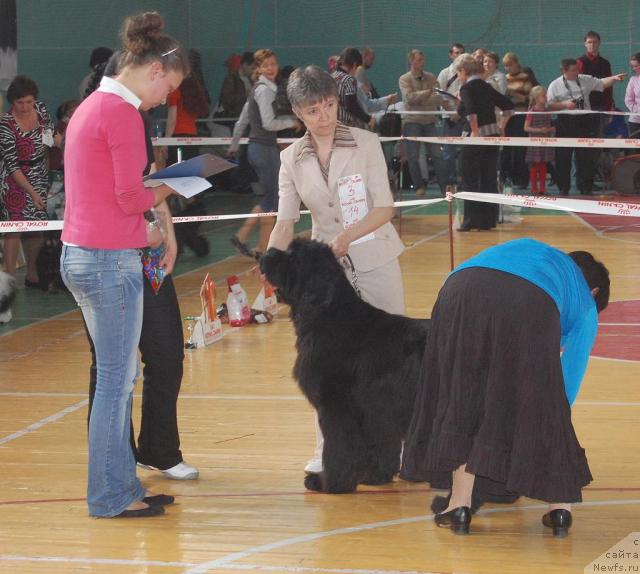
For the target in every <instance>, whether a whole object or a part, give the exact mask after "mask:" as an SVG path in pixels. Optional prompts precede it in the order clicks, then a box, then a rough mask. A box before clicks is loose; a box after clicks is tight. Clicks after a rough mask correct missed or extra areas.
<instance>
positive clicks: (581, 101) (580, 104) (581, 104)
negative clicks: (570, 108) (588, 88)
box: [572, 98, 584, 110]
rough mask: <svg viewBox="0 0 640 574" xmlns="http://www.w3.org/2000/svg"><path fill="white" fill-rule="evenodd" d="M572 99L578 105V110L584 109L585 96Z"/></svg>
mask: <svg viewBox="0 0 640 574" xmlns="http://www.w3.org/2000/svg"><path fill="white" fill-rule="evenodd" d="M572 101H573V103H574V104H575V105H576V110H584V98H573V100H572Z"/></svg>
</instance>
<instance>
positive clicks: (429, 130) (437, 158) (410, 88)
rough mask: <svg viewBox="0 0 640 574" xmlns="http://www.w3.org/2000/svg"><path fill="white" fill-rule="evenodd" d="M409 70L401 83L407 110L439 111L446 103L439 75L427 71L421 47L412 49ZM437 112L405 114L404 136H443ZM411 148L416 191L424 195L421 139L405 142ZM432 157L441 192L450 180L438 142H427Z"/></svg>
mask: <svg viewBox="0 0 640 574" xmlns="http://www.w3.org/2000/svg"><path fill="white" fill-rule="evenodd" d="M408 59H409V71H408V72H407V73H406V74H403V75H402V76H400V78H399V80H398V84H399V86H400V92H401V93H402V101H403V102H404V107H405V110H407V111H420V112H425V111H431V112H433V111H437V110H439V109H440V106H441V105H442V96H440V95H439V94H438V93H436V92H435V90H434V88H436V87H437V86H438V82H437V80H436V77H435V76H434V75H433V74H432V73H430V72H425V71H424V62H425V58H424V53H423V52H422V51H421V50H411V52H409V55H408ZM437 121H438V116H436V115H413V114H412V115H403V116H402V135H404V136H405V137H434V136H437V135H440V134H439V133H438V128H437V126H436V122H437ZM404 145H405V149H406V151H407V163H408V164H409V173H410V174H411V181H412V182H413V185H414V187H415V190H416V195H424V194H425V187H426V184H425V182H424V180H423V179H422V174H421V172H420V161H419V156H420V149H421V146H422V144H421V142H416V141H408V140H407V141H405V142H404ZM426 147H427V149H428V152H429V157H430V158H431V161H432V162H433V166H434V168H435V172H436V177H437V179H438V185H439V186H440V192H441V193H442V194H444V193H445V188H446V186H447V184H448V183H449V180H448V174H447V166H446V164H444V163H443V161H442V149H441V147H440V146H439V145H438V144H427V145H426Z"/></svg>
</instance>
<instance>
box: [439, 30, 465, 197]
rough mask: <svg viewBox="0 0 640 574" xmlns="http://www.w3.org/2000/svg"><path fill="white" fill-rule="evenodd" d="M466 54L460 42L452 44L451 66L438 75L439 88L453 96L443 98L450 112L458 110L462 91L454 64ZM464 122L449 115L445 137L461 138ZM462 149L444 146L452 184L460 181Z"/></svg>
mask: <svg viewBox="0 0 640 574" xmlns="http://www.w3.org/2000/svg"><path fill="white" fill-rule="evenodd" d="M460 54H464V46H463V45H462V44H460V43H459V42H455V43H454V44H451V47H450V48H449V60H451V64H449V66H447V67H446V68H444V69H442V70H440V73H439V74H438V86H439V87H440V89H441V90H443V91H445V92H447V93H449V94H451V96H452V97H447V98H443V100H442V106H443V108H445V109H446V110H448V111H453V110H455V109H456V107H457V105H458V102H457V97H458V92H459V91H460V86H461V84H460V80H459V79H458V73H457V72H456V71H455V70H454V68H453V62H454V61H455V59H456V58H457V57H458V56H459V55H460ZM462 126H463V122H461V121H460V120H459V117H458V116H457V115H449V116H447V117H446V118H445V119H444V121H443V122H442V135H443V136H460V135H461V134H462ZM459 152H460V148H459V147H458V146H453V145H446V146H442V156H443V161H444V162H445V164H446V166H447V179H448V180H449V182H450V183H454V184H455V183H456V182H457V180H458V168H457V163H458V155H459Z"/></svg>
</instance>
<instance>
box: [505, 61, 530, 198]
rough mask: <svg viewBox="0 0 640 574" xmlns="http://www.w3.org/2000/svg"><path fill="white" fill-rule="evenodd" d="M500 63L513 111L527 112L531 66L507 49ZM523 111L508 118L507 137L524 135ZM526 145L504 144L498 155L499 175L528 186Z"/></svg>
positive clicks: (520, 185) (522, 186) (525, 186)
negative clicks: (505, 78)
mask: <svg viewBox="0 0 640 574" xmlns="http://www.w3.org/2000/svg"><path fill="white" fill-rule="evenodd" d="M502 63H503V64H504V69H505V71H506V72H507V96H508V97H509V99H510V100H511V101H512V102H513V105H514V106H515V111H516V112H526V111H527V109H528V108H529V93H530V92H531V88H533V87H534V86H537V85H538V80H537V79H536V77H535V75H534V73H533V70H531V68H525V67H522V66H521V65H520V62H519V60H518V57H517V56H516V55H515V54H513V53H512V52H507V53H506V54H505V55H504V56H503V58H502ZM524 121H525V116H524V115H516V116H513V117H512V118H511V120H510V121H509V123H508V124H507V127H506V132H505V135H506V136H509V137H526V135H527V134H526V133H525V131H524ZM526 153H527V148H525V147H520V146H505V147H504V149H503V150H502V157H501V162H500V163H501V170H500V173H501V178H502V181H503V182H505V181H507V180H509V181H510V182H511V183H512V184H513V185H515V186H517V187H519V188H520V189H527V187H529V168H528V166H527V162H526V161H525V155H526Z"/></svg>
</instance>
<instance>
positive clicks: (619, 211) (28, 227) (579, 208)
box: [0, 191, 640, 233]
mask: <svg viewBox="0 0 640 574" xmlns="http://www.w3.org/2000/svg"><path fill="white" fill-rule="evenodd" d="M451 198H454V199H467V200H473V201H479V202H484V203H501V204H503V205H514V206H519V207H529V208H534V209H554V210H557V211H572V212H576V213H596V214H600V215H618V216H621V217H640V203H627V202H624V201H607V200H593V199H567V198H561V197H555V196H546V195H545V196H534V195H500V194H497V193H475V192H471V191H460V192H458V193H454V194H451V193H447V196H446V197H437V198H435V199H412V200H407V201H396V202H394V204H393V205H394V207H413V206H418V205H431V204H435V203H441V202H443V201H450V200H451ZM308 214H309V211H301V212H300V215H308ZM275 215H277V214H276V213H273V212H271V213H235V214H227V215H197V216H192V217H173V218H172V220H173V222H174V223H193V222H196V221H197V222H205V221H225V220H233V219H249V218H251V217H274V216H275ZM62 224H63V222H62V221H0V233H21V232H28V231H52V230H60V229H62Z"/></svg>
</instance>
